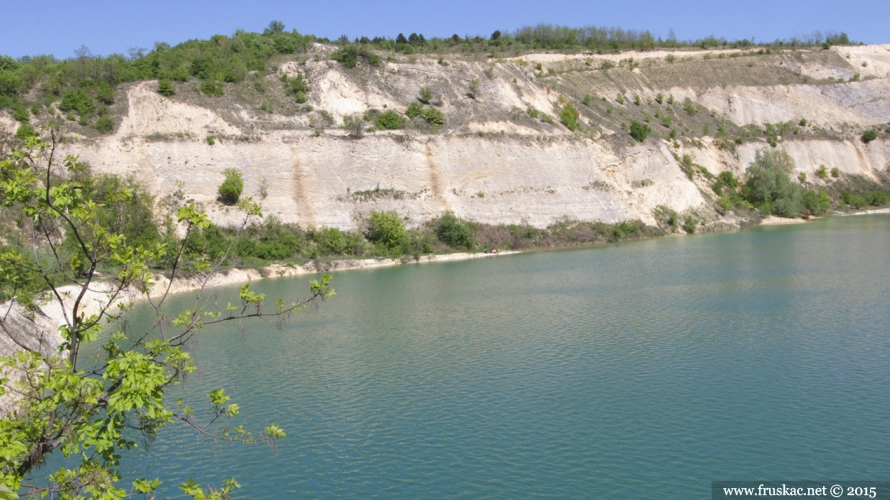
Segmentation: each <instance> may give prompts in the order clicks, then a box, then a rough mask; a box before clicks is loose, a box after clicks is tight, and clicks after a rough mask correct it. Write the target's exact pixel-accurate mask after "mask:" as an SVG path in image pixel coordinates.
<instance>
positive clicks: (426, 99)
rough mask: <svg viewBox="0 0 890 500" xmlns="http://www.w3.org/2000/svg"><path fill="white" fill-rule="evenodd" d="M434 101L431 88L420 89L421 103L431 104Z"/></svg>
mask: <svg viewBox="0 0 890 500" xmlns="http://www.w3.org/2000/svg"><path fill="white" fill-rule="evenodd" d="M432 99H433V89H431V88H429V87H420V102H422V103H424V104H429V103H430V101H431V100H432Z"/></svg>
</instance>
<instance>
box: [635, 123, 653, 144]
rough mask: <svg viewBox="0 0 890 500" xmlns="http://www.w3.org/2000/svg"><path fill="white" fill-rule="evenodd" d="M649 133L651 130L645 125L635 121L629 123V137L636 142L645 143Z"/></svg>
mask: <svg viewBox="0 0 890 500" xmlns="http://www.w3.org/2000/svg"><path fill="white" fill-rule="evenodd" d="M651 132H652V129H651V128H650V127H649V125H646V124H645V123H640V122H638V121H636V120H634V121H632V122H631V123H630V136H631V137H633V138H634V139H636V140H637V142H643V141H645V140H646V137H648V136H649V134H650V133H651Z"/></svg>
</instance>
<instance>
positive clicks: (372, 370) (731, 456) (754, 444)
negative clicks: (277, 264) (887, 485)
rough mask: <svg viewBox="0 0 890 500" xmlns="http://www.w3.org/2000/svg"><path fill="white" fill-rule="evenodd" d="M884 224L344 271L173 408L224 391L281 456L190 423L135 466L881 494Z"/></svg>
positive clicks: (473, 484) (355, 478)
mask: <svg viewBox="0 0 890 500" xmlns="http://www.w3.org/2000/svg"><path fill="white" fill-rule="evenodd" d="M865 219H867V218H844V219H832V220H829V221H818V224H808V225H805V226H803V227H785V228H780V229H772V228H771V229H769V230H756V231H746V232H740V233H735V234H718V235H703V236H695V237H690V238H669V239H664V240H655V241H645V242H638V243H633V244H622V245H620V246H610V247H602V248H595V249H583V250H572V251H559V252H539V253H531V254H523V255H519V256H511V257H509V258H498V259H482V260H479V261H467V262H456V263H444V264H439V265H426V266H403V267H399V268H391V269H378V270H371V271H359V272H347V273H341V274H338V275H336V276H335V278H334V287H335V288H336V289H337V292H338V295H337V297H336V298H335V299H333V300H331V301H330V302H328V303H326V304H324V305H323V306H322V307H321V308H320V309H319V310H317V311H314V312H313V311H310V312H308V313H306V314H305V315H303V316H302V317H300V318H298V320H297V321H295V322H294V323H292V324H290V325H288V327H287V328H286V329H285V330H283V331H280V330H278V329H276V328H275V325H274V324H266V323H250V324H248V325H247V326H246V327H245V330H244V331H240V330H238V329H236V328H233V329H231V330H229V331H222V330H218V331H216V332H214V333H212V334H208V335H204V336H203V337H202V339H201V341H200V343H199V344H198V345H196V346H195V347H194V349H193V355H194V357H195V359H196V362H197V363H198V364H199V366H200V373H199V374H198V375H197V376H194V377H192V378H190V379H189V381H188V384H186V385H185V386H184V387H182V388H180V389H177V390H176V391H174V392H175V393H176V394H171V395H172V396H173V397H177V396H178V395H179V394H182V395H185V396H187V397H190V398H192V399H193V400H195V401H196V403H198V402H200V400H201V398H203V396H202V395H203V394H206V393H207V392H209V391H211V390H213V389H216V388H218V387H226V389H227V393H228V394H231V395H232V397H233V400H234V401H235V402H237V403H238V404H240V405H241V407H242V412H243V416H242V417H239V418H238V419H237V420H236V421H235V422H233V423H234V424H236V425H237V424H244V425H245V426H246V427H248V428H251V429H261V428H262V426H263V425H264V424H266V423H269V422H275V423H278V424H279V425H281V426H283V427H284V428H285V429H286V430H287V432H288V437H287V438H286V439H284V440H282V441H281V442H280V443H279V444H278V446H277V448H276V449H270V448H268V447H267V446H264V445H257V446H241V445H230V444H213V443H210V442H208V441H207V440H205V439H202V438H199V437H196V436H195V434H194V433H192V432H189V431H187V430H185V429H182V428H179V427H176V426H171V427H168V428H165V429H164V430H163V431H162V434H161V436H160V438H159V439H158V440H157V442H156V443H155V444H154V445H153V446H152V447H151V448H150V450H149V452H148V453H145V454H138V453H137V454H136V455H134V457H133V458H134V459H135V460H129V461H128V462H127V464H128V465H127V466H128V467H130V469H128V470H127V471H126V474H127V475H128V476H133V477H137V476H163V477H166V478H170V480H169V482H170V484H169V485H168V490H166V494H168V495H169V496H170V497H175V495H176V494H177V489H176V485H177V484H178V483H179V482H182V481H185V480H187V479H188V477H195V478H196V480H198V481H201V482H203V483H211V484H217V485H218V484H221V482H222V481H223V480H224V479H226V478H228V477H230V476H232V475H234V476H237V478H238V479H239V481H240V482H241V483H242V484H243V485H244V491H245V492H246V493H243V494H242V495H241V496H242V497H244V498H270V499H271V498H283V497H291V496H306V497H328V498H331V497H464V498H504V497H533V496H547V497H562V498H576V497H585V498H591V497H593V498H652V497H653V495H652V494H650V493H649V492H651V491H652V487H653V486H658V487H659V488H660V490H659V491H660V498H678V499H679V498H684V499H685V498H701V497H704V496H706V495H707V491H708V488H709V487H710V482H711V481H712V480H715V479H750V480H758V479H771V478H773V479H774V478H787V479H827V478H843V479H862V480H867V479H881V478H884V474H885V469H886V467H885V466H886V456H885V455H886V453H885V450H886V449H887V447H888V445H890V437H888V434H887V433H886V432H885V431H886V422H887V421H888V420H890V384H888V382H890V372H888V370H890V368H888V366H890V364H888V357H890V356H888V355H890V345H888V343H890V340H888V335H887V331H888V330H887V321H888V319H890V316H888V315H890V310H888V308H887V307H886V300H885V298H886V296H887V292H888V291H890V289H888V287H890V285H888V280H887V277H888V269H890V255H888V252H886V248H887V247H888V243H890V236H888V235H890V217H886V216H881V217H878V216H875V217H873V218H871V219H868V220H865ZM305 282H306V279H305V278H293V279H286V280H270V281H267V282H263V283H259V284H257V285H256V286H255V287H256V288H257V289H258V290H260V291H264V292H266V293H267V294H268V295H269V296H280V295H284V294H286V293H287V292H289V291H291V290H292V289H293V288H294V287H297V288H298V289H304V288H305V286H306V285H305ZM227 293H229V294H231V293H232V290H224V291H223V292H222V295H223V296H225V295H226V294H227ZM224 298H225V297H224ZM222 303H224V301H223V302H222Z"/></svg>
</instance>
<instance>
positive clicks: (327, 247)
mask: <svg viewBox="0 0 890 500" xmlns="http://www.w3.org/2000/svg"><path fill="white" fill-rule="evenodd" d="M309 236H310V237H311V238H312V239H313V240H315V243H316V245H317V249H318V250H317V251H318V254H319V255H344V254H347V253H351V250H352V249H351V248H350V247H349V241H348V240H347V238H346V235H344V234H343V233H342V232H340V230H339V229H337V228H335V227H333V228H323V229H316V230H311V231H310V232H309Z"/></svg>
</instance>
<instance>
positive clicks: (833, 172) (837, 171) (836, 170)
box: [831, 167, 841, 179]
mask: <svg viewBox="0 0 890 500" xmlns="http://www.w3.org/2000/svg"><path fill="white" fill-rule="evenodd" d="M831 176H832V177H833V178H835V179H837V178H838V177H840V176H841V169H839V168H837V167H834V168H833V169H831Z"/></svg>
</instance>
